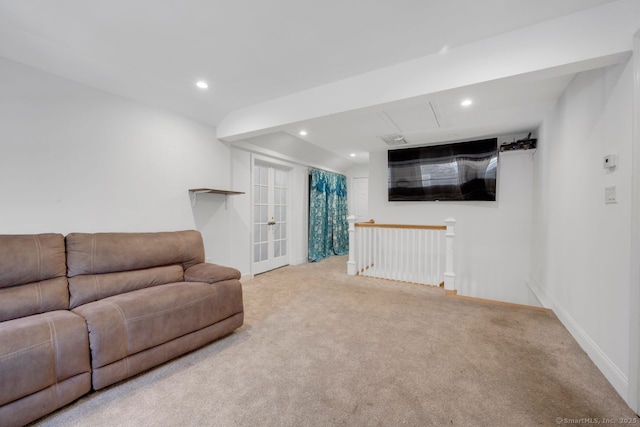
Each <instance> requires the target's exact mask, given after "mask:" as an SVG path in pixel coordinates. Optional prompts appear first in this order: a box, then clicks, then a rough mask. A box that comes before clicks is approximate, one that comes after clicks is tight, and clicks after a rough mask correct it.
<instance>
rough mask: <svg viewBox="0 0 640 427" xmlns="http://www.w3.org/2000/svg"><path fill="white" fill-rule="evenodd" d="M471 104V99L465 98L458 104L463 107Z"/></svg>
mask: <svg viewBox="0 0 640 427" xmlns="http://www.w3.org/2000/svg"><path fill="white" fill-rule="evenodd" d="M471 104H473V101H472V100H470V99H465V100H463V101H462V102H461V103H460V105H462V106H463V107H468V106H469V105H471Z"/></svg>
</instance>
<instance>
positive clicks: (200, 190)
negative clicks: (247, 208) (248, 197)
mask: <svg viewBox="0 0 640 427" xmlns="http://www.w3.org/2000/svg"><path fill="white" fill-rule="evenodd" d="M204 193H209V194H221V195H223V196H224V197H225V204H226V201H227V199H228V197H229V196H237V195H239V194H244V191H232V190H219V189H216V188H190V189H189V195H190V196H191V206H193V207H194V208H195V207H196V204H197V203H198V194H204Z"/></svg>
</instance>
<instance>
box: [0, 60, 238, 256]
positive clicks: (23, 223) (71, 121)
mask: <svg viewBox="0 0 640 427" xmlns="http://www.w3.org/2000/svg"><path fill="white" fill-rule="evenodd" d="M0 150H1V151H0V233H3V234H14V233H40V232H58V233H63V234H67V233H70V232H73V231H78V232H99V231H161V230H179V229H193V228H196V227H197V228H198V229H200V230H201V231H202V232H203V236H204V239H205V246H206V252H207V257H210V258H212V260H213V261H214V262H219V263H223V264H226V263H228V262H229V257H228V250H227V246H228V244H229V240H230V233H229V228H228V216H229V213H228V212H227V211H225V210H224V207H223V203H222V202H221V200H223V199H218V200H215V199H214V198H212V197H207V195H203V196H199V200H198V205H197V207H196V208H195V209H193V208H192V206H191V204H190V201H189V195H188V192H187V190H188V189H189V188H194V187H221V188H226V187H228V185H229V149H228V147H227V146H225V145H224V144H223V143H221V142H219V141H218V140H216V138H215V129H214V128H212V127H209V126H205V125H202V124H199V123H197V122H194V121H191V120H188V119H185V118H182V117H180V116H177V115H175V114H172V113H168V112H165V111H161V110H157V109H153V108H149V107H146V106H143V105H140V104H138V103H135V102H132V101H129V100H127V99H124V98H121V97H118V96H115V95H111V94H107V93H105V92H102V91H99V90H96V89H94V88H91V87H89V86H85V85H82V84H79V83H75V82H72V81H70V80H66V79H63V78H60V77H57V76H54V75H52V74H48V73H45V72H42V71H38V70H36V69H33V68H30V67H27V66H24V65H21V64H18V63H16V62H13V61H9V60H5V59H0Z"/></svg>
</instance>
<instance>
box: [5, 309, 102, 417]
mask: <svg viewBox="0 0 640 427" xmlns="http://www.w3.org/2000/svg"><path fill="white" fill-rule="evenodd" d="M90 370H91V368H90V365H89V347H88V337H87V329H86V324H85V322H84V320H83V319H82V318H81V317H79V316H77V315H75V314H73V313H71V312H69V311H63V310H61V311H52V312H49V313H43V314H37V315H33V316H28V317H23V318H20V319H14V320H8V321H5V322H1V323H0V405H5V404H7V403H10V402H13V401H16V400H18V399H21V398H23V397H25V396H28V395H30V394H32V393H36V392H38V391H41V390H44V389H46V388H47V387H50V386H52V385H54V384H58V383H61V382H62V381H64V380H66V379H69V378H71V377H74V376H76V375H78V374H82V373H88V372H90ZM86 384H87V385H88V384H89V383H88V382H87V383H86ZM88 391H89V388H88V386H87V389H86V390H83V391H81V392H79V394H78V396H79V395H82V394H83V393H86V392H88ZM0 424H1V423H0Z"/></svg>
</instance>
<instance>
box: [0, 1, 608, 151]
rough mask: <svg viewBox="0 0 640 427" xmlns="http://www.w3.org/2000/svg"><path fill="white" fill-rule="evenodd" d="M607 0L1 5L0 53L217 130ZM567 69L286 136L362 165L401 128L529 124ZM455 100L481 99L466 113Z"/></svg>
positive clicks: (432, 137)
mask: <svg viewBox="0 0 640 427" xmlns="http://www.w3.org/2000/svg"><path fill="white" fill-rule="evenodd" d="M610 2H612V0H536V1H530V0H474V1H471V0H448V1H446V2H444V1H441V0H376V1H371V0H339V1H334V0H322V1H321V0H270V1H261V0H234V1H228V0H225V1H223V0H181V1H169V0H109V1H104V2H96V1H86V0H57V1H50V0H28V1H17V0H0V56H3V57H6V58H9V59H12V60H15V61H18V62H21V63H24V64H27V65H31V66H33V67H36V68H39V69H42V70H45V71H48V72H51V73H54V74H57V75H60V76H63V77H66V78H69V79H72V80H76V81H78V82H82V83H85V84H88V85H91V86H94V87H96V88H98V89H101V90H105V91H108V92H112V93H115V94H118V95H121V96H124V97H128V98H130V99H134V100H136V101H139V102H142V103H145V104H148V105H151V106H156V107H161V108H167V109H170V110H172V111H175V112H177V113H180V114H183V115H186V116H188V117H192V118H194V119H196V120H199V121H203V122H205V123H208V124H211V125H214V126H215V125H217V124H218V123H219V122H220V121H221V120H222V119H223V118H224V117H225V116H226V115H227V114H228V113H230V112H232V111H234V110H236V109H239V108H243V107H247V106H250V105H253V104H257V103H261V102H263V101H267V100H270V99H274V98H278V97H282V96H285V95H289V94H293V93H296V92H300V91H304V90H306V89H309V88H313V87H317V86H321V85H324V84H327V83H331V82H335V81H337V80H341V79H345V78H348V77H351V76H356V75H359V74H362V73H366V72H369V71H372V70H377V69H380V68H383V67H388V66H391V65H393V64H397V63H399V62H402V61H407V60H411V59H414V58H418V57H422V56H425V55H430V54H434V53H436V52H439V51H442V50H443V49H451V48H455V47H457V46H460V45H464V44H467V43H470V42H473V41H476V40H480V39H484V38H487V37H490V36H495V35H498V34H502V33H505V32H509V31H512V30H515V29H519V28H522V27H526V26H529V25H532V24H536V23H539V22H543V21H546V20H549V19H552V18H556V17H559V16H563V15H567V14H570V13H574V12H577V11H580V10H584V9H587V8H591V7H595V6H598V5H602V4H605V3H610ZM570 78H571V75H563V76H559V77H554V78H549V79H543V80H539V81H527V82H523V81H521V80H517V79H513V80H509V79H504V80H501V81H499V82H489V83H486V84H481V85H475V86H470V87H467V88H464V90H463V89H460V90H452V91H447V92H446V93H440V94H434V95H430V96H429V97H419V98H415V99H409V100H406V101H402V102H398V103H395V104H394V105H385V106H379V107H375V108H370V109H366V110H361V111H353V112H346V113H340V114H335V115H331V116H325V117H322V118H317V119H313V120H309V121H307V122H304V123H296V124H292V125H291V126H289V127H285V129H284V131H285V132H288V133H290V134H292V135H297V132H298V130H299V128H300V127H305V128H307V129H308V131H309V134H308V136H307V137H303V139H305V140H306V141H307V142H310V143H312V144H316V145H318V146H320V147H323V148H325V149H327V150H329V151H331V152H333V153H335V154H337V155H339V156H341V157H348V154H349V153H351V152H356V153H358V157H357V161H366V157H367V156H366V153H367V152H368V151H372V150H376V149H384V148H386V146H384V144H383V143H382V142H381V140H380V139H378V138H377V137H378V136H381V135H387V134H393V133H396V132H397V131H398V130H397V129H396V127H398V128H399V129H400V131H401V132H402V133H403V135H404V136H405V137H406V139H407V140H409V141H410V142H411V143H430V142H435V141H440V140H455V139H464V138H467V137H475V136H484V135H489V134H494V133H499V134H504V133H509V132H518V131H524V130H527V129H531V128H533V127H535V126H537V124H538V123H539V122H540V119H541V117H542V114H544V112H545V111H547V110H548V108H549V106H550V105H552V104H553V103H554V102H555V100H556V99H557V97H558V96H559V95H560V94H561V93H562V91H563V90H564V88H565V87H566V85H567V83H568V81H569V80H570ZM198 79H203V80H206V81H208V82H209V85H210V88H209V90H207V91H201V90H198V89H196V88H195V86H194V84H195V82H196V80H198ZM462 96H469V97H473V98H474V100H475V101H476V102H475V104H474V105H473V106H472V107H471V108H469V109H466V110H463V109H460V108H459V101H460V98H461V97H462ZM279 132H281V131H279ZM269 138H270V141H271V143H273V138H274V137H273V136H270V137H269ZM254 142H256V143H259V139H258V140H255V141H254ZM361 154H362V155H361Z"/></svg>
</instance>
